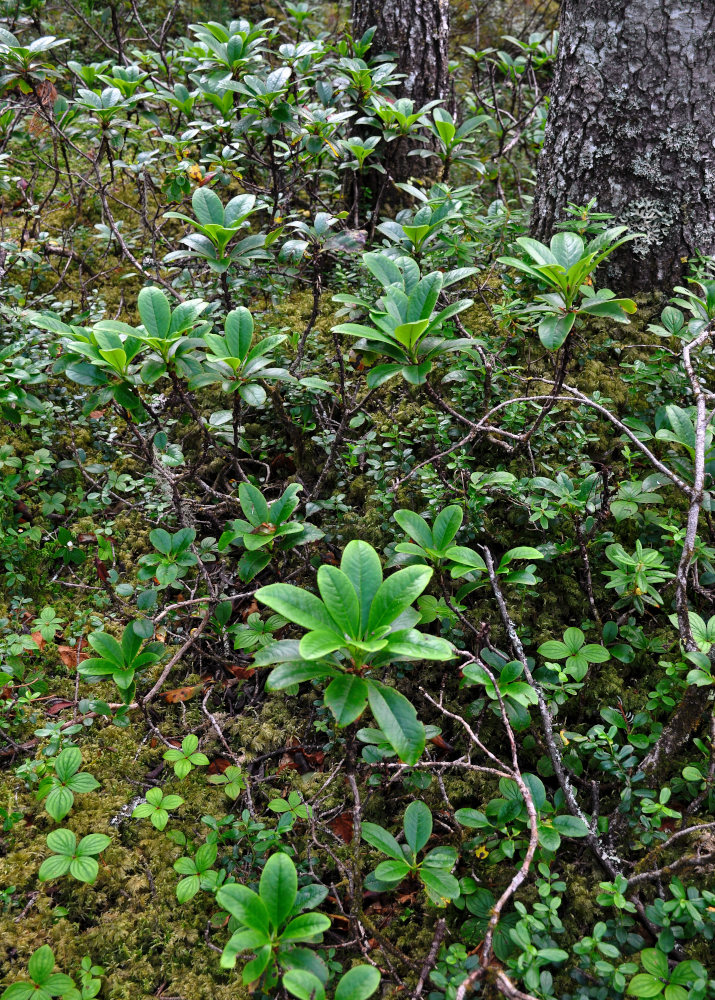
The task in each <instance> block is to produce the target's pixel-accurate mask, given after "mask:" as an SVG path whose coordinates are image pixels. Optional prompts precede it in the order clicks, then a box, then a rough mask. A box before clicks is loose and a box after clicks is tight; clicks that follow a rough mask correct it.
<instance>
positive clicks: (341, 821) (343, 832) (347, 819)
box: [328, 809, 353, 844]
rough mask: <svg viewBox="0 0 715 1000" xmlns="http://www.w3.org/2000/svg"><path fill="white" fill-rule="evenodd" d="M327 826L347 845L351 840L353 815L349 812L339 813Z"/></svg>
mask: <svg viewBox="0 0 715 1000" xmlns="http://www.w3.org/2000/svg"><path fill="white" fill-rule="evenodd" d="M328 826H329V827H330V829H331V830H332V831H333V833H334V834H335V835H336V837H340V839H341V840H342V841H343V843H345V844H349V843H350V842H351V840H352V839H353V814H352V812H351V810H349V809H348V810H347V812H343V813H340V815H339V816H336V817H335V818H334V819H331V820H330V822H329V823H328Z"/></svg>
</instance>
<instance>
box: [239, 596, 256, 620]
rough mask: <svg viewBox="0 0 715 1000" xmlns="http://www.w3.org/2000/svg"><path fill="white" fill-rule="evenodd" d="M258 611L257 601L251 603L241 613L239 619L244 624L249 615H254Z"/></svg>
mask: <svg viewBox="0 0 715 1000" xmlns="http://www.w3.org/2000/svg"><path fill="white" fill-rule="evenodd" d="M258 610H260V609H259V607H258V601H251V603H250V604H249V605H248V607H247V608H246V609H245V611H242V612H241V618H243V620H244V622H245V621H246V619H247V618H248V616H249V615H253V614H255V613H256V612H257V611H258Z"/></svg>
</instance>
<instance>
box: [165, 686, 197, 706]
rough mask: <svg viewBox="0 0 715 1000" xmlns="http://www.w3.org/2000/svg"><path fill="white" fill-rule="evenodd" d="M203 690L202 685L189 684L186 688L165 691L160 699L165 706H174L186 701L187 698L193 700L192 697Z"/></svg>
mask: <svg viewBox="0 0 715 1000" xmlns="http://www.w3.org/2000/svg"><path fill="white" fill-rule="evenodd" d="M203 689H204V685H203V684H193V685H190V684H189V685H187V686H186V687H180V688H174V690H173V691H165V692H164V693H163V694H162V696H161V697H162V698H163V699H164V701H165V702H166V703H167V705H175V704H176V703H177V702H180V701H188V700H189V698H193V697H194V695H196V694H198V693H199V691H203Z"/></svg>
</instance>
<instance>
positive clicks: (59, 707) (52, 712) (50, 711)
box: [46, 701, 74, 715]
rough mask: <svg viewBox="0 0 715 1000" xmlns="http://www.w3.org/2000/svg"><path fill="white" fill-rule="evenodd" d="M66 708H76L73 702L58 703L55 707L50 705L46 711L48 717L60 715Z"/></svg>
mask: <svg viewBox="0 0 715 1000" xmlns="http://www.w3.org/2000/svg"><path fill="white" fill-rule="evenodd" d="M66 708H74V702H73V701H56V702H55V703H54V704H53V705H49V706H48V707H47V709H46V711H47V714H48V715H58V714H59V713H60V712H63V711H64V710H65V709H66Z"/></svg>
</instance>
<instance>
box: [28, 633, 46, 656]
mask: <svg viewBox="0 0 715 1000" xmlns="http://www.w3.org/2000/svg"><path fill="white" fill-rule="evenodd" d="M30 638H31V639H32V641H33V642H34V643H35V645H36V646H37V648H38V649H39V651H40V652H42V650H43V649H44V648H45V640H44V639H43V638H42V633H41V632H32V633H31V634H30Z"/></svg>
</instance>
